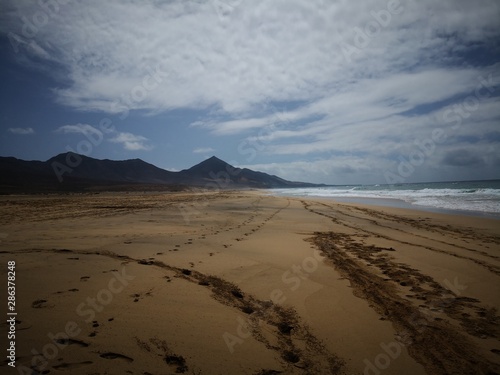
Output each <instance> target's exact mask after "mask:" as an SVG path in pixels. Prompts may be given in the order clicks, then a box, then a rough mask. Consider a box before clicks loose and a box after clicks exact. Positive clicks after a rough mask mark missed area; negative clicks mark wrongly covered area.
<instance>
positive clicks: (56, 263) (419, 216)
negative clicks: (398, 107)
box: [0, 192, 500, 375]
mask: <svg viewBox="0 0 500 375" xmlns="http://www.w3.org/2000/svg"><path fill="white" fill-rule="evenodd" d="M0 213H1V217H0V223H1V226H0V240H1V242H0V245H1V252H0V264H1V268H0V279H1V280H3V281H2V284H3V285H4V287H2V288H0V289H1V290H0V298H1V300H2V301H4V302H2V306H4V307H3V311H4V319H5V321H4V323H3V324H2V325H1V332H0V335H1V337H2V339H1V342H2V343H3V344H2V345H3V347H2V350H3V351H4V353H8V350H7V349H9V345H10V341H11V340H8V339H7V334H8V330H9V329H10V328H9V324H8V323H7V322H6V320H7V319H8V318H10V317H11V316H7V312H8V310H7V278H8V269H7V264H8V261H15V263H16V264H15V288H16V290H15V291H16V301H15V302H16V305H15V312H17V316H15V317H16V318H17V321H16V325H15V328H16V330H15V340H14V341H15V351H16V361H15V365H16V368H12V367H9V365H8V363H9V360H8V359H6V358H5V357H4V361H3V362H2V364H1V366H0V372H1V373H2V374H17V373H20V374H30V373H32V372H33V373H43V374H59V373H61V374H64V373H70V374H126V373H128V374H144V375H145V374H154V375H156V374H174V373H186V374H280V373H281V374H363V373H364V374H371V375H378V374H425V373H427V374H494V373H499V372H500V365H499V364H500V341H499V315H498V312H497V311H498V310H497V309H498V308H499V305H500V299H499V296H500V289H499V285H500V283H499V281H500V260H499V259H500V258H499V257H500V225H499V224H500V222H499V221H498V220H492V219H485V218H475V217H459V216H450V215H444V214H434V213H427V212H420V211H411V210H402V209H395V208H381V207H373V206H362V205H353V204H346V203H342V204H339V203H335V202H332V201H328V200H315V199H307V200H306V199H300V198H285V197H271V196H266V195H265V194H263V193H257V192H223V193H161V194H160V193H158V194H154V193H149V194H142V195H141V194H138V193H133V194H132V193H131V194H125V193H121V194H119V193H114V194H111V193H109V194H104V193H102V194H96V195H68V196H4V197H0Z"/></svg>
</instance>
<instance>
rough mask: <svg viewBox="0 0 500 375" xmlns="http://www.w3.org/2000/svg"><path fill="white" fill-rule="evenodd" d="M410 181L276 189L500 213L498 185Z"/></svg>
mask: <svg viewBox="0 0 500 375" xmlns="http://www.w3.org/2000/svg"><path fill="white" fill-rule="evenodd" d="M411 187H412V185H411V184H409V185H404V186H401V187H394V186H378V185H374V186H338V187H321V188H297V189H275V190H274V192H275V193H276V194H280V195H293V196H315V197H325V198H371V199H377V198H379V199H380V198H382V199H398V200H401V201H404V202H407V203H409V204H412V205H417V206H425V207H432V208H440V209H449V210H463V211H476V212H483V213H493V214H500V189H496V188H439V189H436V188H427V187H426V188H419V189H414V188H413V189H412V188H411Z"/></svg>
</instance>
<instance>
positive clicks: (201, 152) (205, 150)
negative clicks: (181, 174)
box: [193, 147, 215, 154]
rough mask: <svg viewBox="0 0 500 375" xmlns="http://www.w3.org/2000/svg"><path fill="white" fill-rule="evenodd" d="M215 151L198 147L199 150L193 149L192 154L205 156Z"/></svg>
mask: <svg viewBox="0 0 500 375" xmlns="http://www.w3.org/2000/svg"><path fill="white" fill-rule="evenodd" d="M214 151H215V150H214V149H213V148H211V147H200V148H195V149H194V150H193V153H195V154H206V153H208V152H214Z"/></svg>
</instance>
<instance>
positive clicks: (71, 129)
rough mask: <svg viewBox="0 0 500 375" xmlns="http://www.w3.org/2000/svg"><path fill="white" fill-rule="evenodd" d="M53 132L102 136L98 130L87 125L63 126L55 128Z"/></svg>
mask: <svg viewBox="0 0 500 375" xmlns="http://www.w3.org/2000/svg"><path fill="white" fill-rule="evenodd" d="M55 132H56V133H63V134H83V135H92V134H99V135H100V134H102V133H101V131H100V130H98V129H96V128H95V127H93V126H92V125H89V124H76V125H63V126H60V127H59V128H57V129H56V130H55Z"/></svg>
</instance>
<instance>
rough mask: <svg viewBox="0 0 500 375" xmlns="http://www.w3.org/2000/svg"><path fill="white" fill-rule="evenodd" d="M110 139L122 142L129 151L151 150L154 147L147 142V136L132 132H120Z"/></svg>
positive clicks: (114, 141)
mask: <svg viewBox="0 0 500 375" xmlns="http://www.w3.org/2000/svg"><path fill="white" fill-rule="evenodd" d="M109 141H110V142H113V143H121V144H122V145H123V147H124V148H125V150H129V151H139V150H142V151H149V150H152V148H153V147H152V146H150V145H148V144H147V142H148V139H147V138H146V137H143V136H142V135H135V134H132V133H118V134H117V135H116V136H114V137H113V138H111V139H110V140H109Z"/></svg>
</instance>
